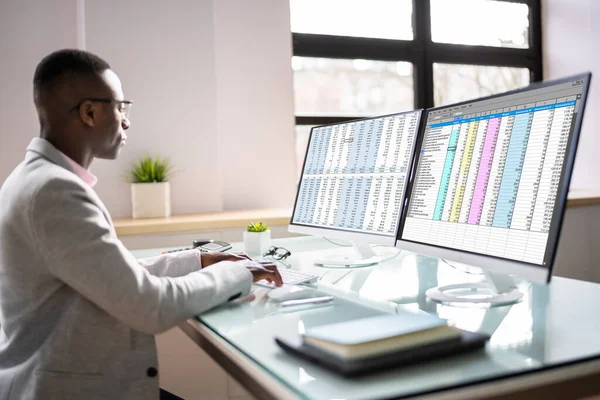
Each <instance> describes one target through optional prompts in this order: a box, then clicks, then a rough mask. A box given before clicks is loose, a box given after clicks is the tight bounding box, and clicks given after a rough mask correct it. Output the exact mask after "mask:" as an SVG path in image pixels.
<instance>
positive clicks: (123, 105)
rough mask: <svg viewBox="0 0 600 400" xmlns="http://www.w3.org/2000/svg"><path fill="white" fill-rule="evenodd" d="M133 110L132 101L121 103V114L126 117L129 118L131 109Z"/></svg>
mask: <svg viewBox="0 0 600 400" xmlns="http://www.w3.org/2000/svg"><path fill="white" fill-rule="evenodd" d="M130 110H131V103H121V114H122V115H123V117H124V118H127V119H129V111H130Z"/></svg>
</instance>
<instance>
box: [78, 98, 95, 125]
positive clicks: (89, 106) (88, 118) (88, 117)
mask: <svg viewBox="0 0 600 400" xmlns="http://www.w3.org/2000/svg"><path fill="white" fill-rule="evenodd" d="M97 117H98V110H96V107H95V104H94V103H92V102H91V101H84V102H83V103H81V106H80V107H79V118H81V120H82V121H83V123H84V124H85V125H87V126H89V127H93V126H95V125H96V119H97Z"/></svg>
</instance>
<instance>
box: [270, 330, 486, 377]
mask: <svg viewBox="0 0 600 400" xmlns="http://www.w3.org/2000/svg"><path fill="white" fill-rule="evenodd" d="M489 338H490V337H489V336H488V335H485V334H482V333H475V332H467V331H462V330H461V331H460V339H459V340H449V341H448V340H447V341H441V342H433V343H428V344H424V345H420V346H416V347H411V348H408V349H403V350H398V351H394V352H391V353H387V354H381V355H378V356H374V357H368V358H361V359H358V360H344V359H341V358H339V357H335V356H331V355H330V354H327V353H325V352H323V351H320V350H318V349H316V348H313V347H309V346H306V345H305V344H304V343H303V340H302V338H301V337H300V336H298V337H296V338H294V339H283V338H275V342H276V343H277V345H279V347H281V348H282V349H283V350H284V351H286V352H288V353H290V354H292V355H294V356H296V357H299V358H302V359H304V360H307V361H310V362H312V363H314V364H316V365H319V366H321V367H324V368H326V369H329V370H331V371H333V372H336V373H338V374H340V375H342V376H345V377H354V376H360V375H365V374H369V373H373V372H377V371H382V370H389V369H390V368H400V367H405V366H409V365H413V364H415V363H418V362H423V361H426V360H432V359H437V358H442V357H447V356H450V355H458V354H462V353H466V352H469V351H473V350H477V349H481V348H483V347H484V345H485V343H486V342H487V341H488V340H489Z"/></svg>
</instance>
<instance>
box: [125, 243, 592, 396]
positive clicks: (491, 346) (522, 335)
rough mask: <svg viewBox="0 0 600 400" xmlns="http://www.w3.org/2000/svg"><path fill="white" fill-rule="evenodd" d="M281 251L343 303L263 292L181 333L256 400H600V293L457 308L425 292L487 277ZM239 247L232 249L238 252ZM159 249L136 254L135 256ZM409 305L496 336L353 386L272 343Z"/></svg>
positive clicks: (552, 292)
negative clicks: (289, 301)
mask: <svg viewBox="0 0 600 400" xmlns="http://www.w3.org/2000/svg"><path fill="white" fill-rule="evenodd" d="M272 244H273V245H276V246H283V247H285V248H287V249H289V250H290V251H291V252H292V256H291V257H289V258H288V259H287V261H288V262H289V264H290V265H291V267H292V268H294V269H300V270H306V271H309V272H314V273H315V274H318V275H319V276H321V279H320V280H319V281H318V282H317V283H316V284H315V285H314V286H315V287H316V288H317V289H319V290H320V291H322V292H324V293H327V294H332V295H334V296H335V297H336V299H335V300H334V302H333V303H331V304H330V305H328V306H322V307H315V308H311V309H309V310H304V311H296V312H281V311H280V310H279V309H278V307H277V305H276V304H274V303H272V302H271V301H270V300H267V297H266V293H267V292H268V290H269V289H268V288H264V287H260V286H257V285H255V286H254V287H253V294H252V295H251V296H250V297H249V298H248V299H246V300H244V301H239V302H237V301H236V302H232V303H228V304H225V305H223V306H220V307H217V308H215V309H213V310H210V311H208V312H206V313H204V314H202V315H200V316H199V317H198V318H197V320H190V321H188V323H186V324H183V325H182V326H181V328H182V329H183V330H184V332H186V333H187V334H188V336H190V338H192V339H193V340H194V341H196V342H197V343H198V344H199V345H200V346H201V347H202V348H203V349H205V350H206V351H207V352H208V353H209V355H211V356H212V357H213V358H214V359H215V360H216V361H217V362H219V363H220V364H221V366H223V367H224V368H225V369H226V370H227V371H228V372H229V373H230V374H232V375H233V376H234V377H236V379H238V380H239V381H240V382H241V383H242V384H243V385H244V386H246V388H247V389H248V390H249V391H250V392H251V393H253V394H254V395H255V396H256V397H257V398H273V399H286V398H290V399H348V400H350V399H352V400H354V399H356V400H358V399H392V398H408V397H411V398H412V397H413V396H417V397H419V398H449V399H450V398H456V399H468V398H498V399H500V398H505V397H503V396H505V395H508V394H511V393H512V394H514V393H517V392H518V393H520V396H521V398H532V396H533V395H537V396H539V395H542V396H543V397H545V398H557V397H556V394H557V393H561V395H560V396H559V397H560V398H563V397H561V396H562V395H563V394H565V395H567V396H565V397H564V398H567V397H568V398H577V397H582V396H586V395H590V394H592V393H599V392H600V379H599V378H600V333H599V332H600V328H599V327H600V313H599V312H598V311H597V307H598V306H599V305H600V285H597V284H593V283H588V282H583V281H575V280H571V279H565V278H558V277H554V278H553V279H552V283H551V284H550V285H548V286H546V285H538V284H532V283H530V282H525V281H517V282H518V286H519V289H520V290H521V291H522V292H523V293H524V294H525V296H524V298H523V301H522V302H521V303H518V304H516V305H512V306H505V307H496V308H490V309H482V308H468V307H450V306H444V305H439V304H436V303H432V302H430V301H428V300H427V299H426V298H425V295H424V293H425V291H426V290H427V289H428V288H430V287H434V286H437V285H447V284H452V283H459V282H465V281H478V280H481V279H482V276H480V275H475V274H472V273H471V274H467V273H466V272H464V271H459V270H456V269H455V268H453V267H451V266H450V265H448V264H446V263H445V262H443V261H441V260H439V259H435V258H429V257H424V256H421V255H417V254H414V253H410V252H406V251H402V252H400V253H399V254H398V255H397V256H395V257H393V256H394V254H396V253H397V252H398V249H390V248H383V247H381V248H376V251H377V252H382V253H384V254H389V257H391V258H390V259H389V260H388V261H386V262H384V263H382V264H379V265H376V266H374V267H367V268H360V269H352V270H348V269H326V268H320V267H316V266H314V265H313V263H312V260H314V259H316V258H319V257H320V256H322V255H323V253H324V252H329V251H336V252H340V251H350V249H348V250H346V249H344V248H340V247H338V246H336V245H334V244H332V243H330V242H328V241H326V240H324V239H323V238H318V237H297V238H286V239H276V240H273V241H272ZM241 249H242V248H241V244H235V245H234V248H233V249H232V251H236V250H237V251H241ZM157 253H158V250H147V251H137V252H134V254H135V255H136V256H138V257H144V256H149V255H153V254H157ZM470 272H472V271H470ZM402 309H409V310H413V311H417V312H428V313H433V314H437V315H439V316H440V317H442V318H446V319H448V320H450V321H451V322H452V323H454V324H455V325H456V326H458V327H460V328H462V329H465V330H469V331H480V332H486V333H488V334H490V335H491V339H490V341H489V343H488V344H487V346H486V348H485V350H482V351H477V352H473V353H468V354H464V355H461V356H456V357H448V358H443V359H439V360H435V361H430V362H425V363H420V364H416V365H413V366H408V367H405V368H396V369H393V370H389V371H385V372H382V373H377V374H373V375H368V376H364V377H360V378H353V379H345V378H343V377H341V376H338V375H336V374H334V373H332V372H329V371H327V370H325V369H322V368H320V367H317V366H315V365H313V364H311V363H309V362H306V361H303V360H300V359H297V358H295V357H293V356H291V355H288V354H286V353H284V352H283V350H281V349H280V348H279V347H278V346H277V345H276V343H275V342H274V340H273V338H274V337H275V336H280V337H284V338H285V337H291V336H296V335H297V334H298V333H299V332H302V331H303V330H304V329H306V328H308V327H312V326H317V325H321V324H328V323H333V322H337V321H344V320H350V319H355V318H360V317H364V316H369V315H375V314H380V313H396V312H397V311H398V310H402ZM536 390H537V392H536ZM557 390H560V392H557ZM544 393H546V394H544ZM423 396H424V397H423ZM440 396H441V397H440ZM548 396H549V397H548Z"/></svg>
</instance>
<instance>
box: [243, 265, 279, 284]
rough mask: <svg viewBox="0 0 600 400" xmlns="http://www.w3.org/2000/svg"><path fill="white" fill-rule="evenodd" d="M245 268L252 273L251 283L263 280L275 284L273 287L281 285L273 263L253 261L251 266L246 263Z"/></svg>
mask: <svg viewBox="0 0 600 400" xmlns="http://www.w3.org/2000/svg"><path fill="white" fill-rule="evenodd" d="M247 268H248V271H250V272H251V273H252V282H258V281H260V280H263V279H264V280H266V281H267V282H269V283H275V286H281V285H283V280H282V279H281V275H279V271H278V270H277V266H275V264H274V263H270V262H269V263H267V262H258V261H254V262H253V263H252V264H250V263H248V265H247Z"/></svg>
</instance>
